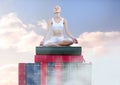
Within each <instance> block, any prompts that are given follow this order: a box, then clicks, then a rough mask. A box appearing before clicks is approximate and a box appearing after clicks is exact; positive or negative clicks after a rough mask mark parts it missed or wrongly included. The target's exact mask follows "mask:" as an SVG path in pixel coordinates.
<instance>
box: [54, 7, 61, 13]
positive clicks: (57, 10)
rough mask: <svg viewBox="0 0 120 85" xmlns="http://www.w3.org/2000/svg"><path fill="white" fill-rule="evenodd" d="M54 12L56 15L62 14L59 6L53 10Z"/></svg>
mask: <svg viewBox="0 0 120 85" xmlns="http://www.w3.org/2000/svg"><path fill="white" fill-rule="evenodd" d="M53 12H54V13H55V14H56V13H60V12H61V7H60V6H59V5H56V6H55V7H54V9H53Z"/></svg>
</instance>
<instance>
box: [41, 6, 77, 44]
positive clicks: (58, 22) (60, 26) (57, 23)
mask: <svg viewBox="0 0 120 85" xmlns="http://www.w3.org/2000/svg"><path fill="white" fill-rule="evenodd" d="M53 12H54V17H53V18H52V19H50V20H49V22H48V31H47V33H46V35H45V36H44V38H43V40H42V41H41V42H40V45H41V46H69V45H72V44H73V43H78V42H77V39H75V38H74V37H73V36H72V35H71V34H70V32H69V30H68V27H67V20H66V19H64V18H63V17H61V15H60V13H61V7H60V6H58V5H57V6H55V8H54V10H53ZM50 30H52V36H51V38H50V39H49V40H46V38H47V37H48V36H49V34H50ZM63 30H65V33H66V34H67V36H68V37H69V38H64V34H63Z"/></svg>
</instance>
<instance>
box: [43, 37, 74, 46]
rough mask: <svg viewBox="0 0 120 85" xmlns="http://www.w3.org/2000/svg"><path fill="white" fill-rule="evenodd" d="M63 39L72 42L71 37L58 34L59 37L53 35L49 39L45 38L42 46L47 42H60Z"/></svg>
mask: <svg viewBox="0 0 120 85" xmlns="http://www.w3.org/2000/svg"><path fill="white" fill-rule="evenodd" d="M63 40H69V41H71V42H73V40H72V39H70V38H64V36H60V37H58V36H53V37H52V38H50V39H49V40H47V41H45V42H44V46H45V45H47V44H49V43H58V42H61V41H63Z"/></svg>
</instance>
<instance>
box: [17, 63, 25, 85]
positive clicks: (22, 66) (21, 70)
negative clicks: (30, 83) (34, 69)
mask: <svg viewBox="0 0 120 85" xmlns="http://www.w3.org/2000/svg"><path fill="white" fill-rule="evenodd" d="M18 72H19V73H18V74H19V75H18V80H19V85H26V64H25V63H19V67H18Z"/></svg>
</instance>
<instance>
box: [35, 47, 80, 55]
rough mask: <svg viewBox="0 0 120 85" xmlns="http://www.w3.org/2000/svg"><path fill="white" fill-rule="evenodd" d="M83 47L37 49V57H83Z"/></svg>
mask: <svg viewBox="0 0 120 85" xmlns="http://www.w3.org/2000/svg"><path fill="white" fill-rule="evenodd" d="M81 53H82V47H69V46H63V47H41V46H39V47H36V55H46V54H49V55H50V54H51V55H81Z"/></svg>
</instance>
